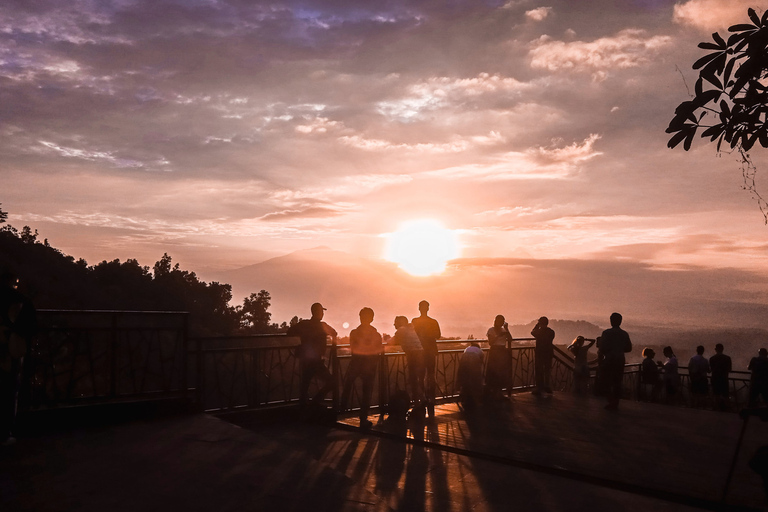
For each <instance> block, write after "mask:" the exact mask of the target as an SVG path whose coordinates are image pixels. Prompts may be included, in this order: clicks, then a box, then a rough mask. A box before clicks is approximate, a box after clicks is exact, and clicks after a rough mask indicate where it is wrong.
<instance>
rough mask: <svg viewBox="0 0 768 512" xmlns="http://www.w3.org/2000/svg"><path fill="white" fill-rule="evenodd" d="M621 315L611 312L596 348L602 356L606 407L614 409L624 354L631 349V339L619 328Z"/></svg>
mask: <svg viewBox="0 0 768 512" xmlns="http://www.w3.org/2000/svg"><path fill="white" fill-rule="evenodd" d="M621 321H622V316H621V315H620V314H619V313H613V314H612V315H611V318H610V322H611V328H610V329H606V330H604V331H603V334H602V336H600V341H599V342H598V348H599V349H600V352H601V354H602V356H603V363H602V366H601V368H600V372H601V373H602V377H601V378H603V379H604V383H605V392H606V395H607V397H608V405H606V406H605V408H606V409H608V410H609V411H610V410H615V409H618V407H619V399H620V398H621V388H622V382H623V380H624V363H625V360H624V354H625V353H627V352H631V351H632V341H631V340H630V339H629V334H628V333H627V331H625V330H624V329H622V328H621Z"/></svg>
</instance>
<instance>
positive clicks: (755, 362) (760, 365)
mask: <svg viewBox="0 0 768 512" xmlns="http://www.w3.org/2000/svg"><path fill="white" fill-rule="evenodd" d="M747 370H749V371H751V372H752V376H751V378H750V381H749V407H755V406H756V405H757V399H758V398H759V397H760V396H761V395H762V397H763V402H764V403H765V404H766V405H768V350H766V349H764V348H761V349H760V350H758V351H757V357H753V358H752V360H751V361H750V362H749V366H748V367H747Z"/></svg>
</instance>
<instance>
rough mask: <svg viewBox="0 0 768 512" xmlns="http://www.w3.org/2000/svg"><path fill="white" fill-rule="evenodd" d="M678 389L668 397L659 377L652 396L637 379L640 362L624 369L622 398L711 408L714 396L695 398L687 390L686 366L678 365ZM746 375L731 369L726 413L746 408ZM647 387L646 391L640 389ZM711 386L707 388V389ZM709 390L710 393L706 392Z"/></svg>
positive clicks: (689, 386) (628, 365)
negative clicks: (727, 410) (654, 394)
mask: <svg viewBox="0 0 768 512" xmlns="http://www.w3.org/2000/svg"><path fill="white" fill-rule="evenodd" d="M678 370H679V376H680V378H679V386H678V388H677V393H675V395H674V396H668V395H667V392H666V389H665V386H664V385H663V381H662V374H659V382H660V385H659V387H658V390H657V391H656V396H653V390H652V389H651V388H652V386H651V385H646V384H643V382H642V379H641V365H640V363H632V364H627V365H625V366H624V382H623V388H624V398H627V399H631V400H638V401H645V402H658V403H662V404H667V405H676V406H682V407H700V408H710V409H711V408H715V403H714V397H713V396H712V395H711V393H709V394H707V395H703V396H701V397H696V396H695V395H694V394H693V392H692V390H691V377H690V375H689V374H688V367H687V366H680V367H679V368H678ZM749 383H750V372H748V371H741V370H734V371H731V372H730V374H729V376H728V395H729V398H728V402H727V408H728V409H729V410H733V411H738V410H740V409H742V408H744V407H747V406H748V405H749ZM643 386H647V387H648V389H644V388H643ZM710 387H711V386H710ZM710 391H711V390H710Z"/></svg>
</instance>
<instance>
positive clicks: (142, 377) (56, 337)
mask: <svg viewBox="0 0 768 512" xmlns="http://www.w3.org/2000/svg"><path fill="white" fill-rule="evenodd" d="M38 315H39V325H40V329H39V334H38V336H37V337H36V339H35V340H34V341H33V343H32V344H31V346H30V350H29V352H28V354H27V356H26V363H25V365H24V372H25V375H24V381H25V382H26V383H27V384H26V386H25V387H24V388H23V390H22V394H21V406H22V407H23V408H24V409H26V410H36V409H46V408H56V407H63V406H73V405H84V404H92V403H114V402H121V401H138V400H164V399H171V398H172V399H181V400H184V401H187V402H190V403H192V402H194V404H195V406H196V408H197V409H198V410H205V411H212V412H213V411H219V412H224V411H232V410H238V409H245V408H258V407H265V406H275V405H289V404H293V403H295V402H297V401H298V399H299V391H300V390H299V387H300V367H299V365H300V363H299V361H298V359H297V357H296V351H297V348H298V339H296V338H289V337H287V336H286V335H284V334H282V335H251V336H228V337H208V338H189V337H188V332H187V316H188V315H187V314H186V313H177V312H135V311H61V310H41V311H39V312H38ZM472 341H477V342H479V343H480V344H481V348H483V350H484V351H486V354H487V351H488V347H487V342H486V340H440V341H438V344H439V348H440V350H439V353H438V356H437V364H436V393H435V394H436V398H437V399H451V398H455V397H456V396H457V395H458V394H459V391H460V390H459V389H458V388H457V381H458V379H457V375H458V370H459V363H460V360H461V356H462V353H463V350H464V348H465V347H466V346H467V345H469V343H470V342H472ZM532 341H533V338H516V339H514V341H513V342H512V343H510V344H509V346H508V349H509V351H510V354H511V358H510V366H509V377H510V380H509V382H510V383H511V389H510V390H509V391H511V392H515V391H521V390H526V389H531V388H532V387H533V386H534V385H535V354H534V348H533V344H532V343H531V342H532ZM350 359H351V356H350V355H349V346H348V345H331V346H329V348H328V362H329V365H330V369H331V371H332V375H333V379H334V384H335V385H334V386H333V389H334V391H333V403H334V405H338V400H339V395H340V394H341V389H342V387H343V383H344V379H345V378H346V375H347V371H348V368H349V362H350ZM487 359H488V358H487V357H485V358H484V360H485V362H487ZM591 369H592V371H591V378H590V388H591V390H594V387H595V373H596V365H595V363H594V361H593V362H592V363H591ZM639 370H640V365H639V364H628V365H626V370H625V374H624V398H627V399H635V400H637V399H640V398H642V397H643V395H642V393H641V391H642V390H641V384H640V372H639ZM483 372H485V363H484V368H483ZM680 377H681V378H680V381H681V385H680V389H679V391H678V394H677V395H676V396H675V397H674V399H673V400H669V399H667V397H665V396H664V394H663V392H662V394H661V395H660V396H659V397H658V401H660V402H661V403H670V404H671V405H680V406H688V407H691V406H693V405H699V406H705V407H707V406H710V407H711V406H712V405H713V404H712V401H711V400H712V399H711V398H708V400H709V401H708V402H705V403H704V404H701V403H695V401H694V399H693V396H692V394H691V390H690V378H689V376H688V374H687V369H686V368H685V367H681V372H680ZM407 382H408V374H407V364H406V360H405V354H404V353H403V352H402V351H401V350H399V347H388V348H387V352H386V353H385V354H384V355H383V356H382V358H381V363H380V367H379V371H378V372H377V376H376V380H375V382H374V386H375V387H374V389H375V390H377V391H375V392H374V396H373V397H372V404H371V405H372V406H374V407H375V406H383V405H386V403H387V402H388V399H389V396H391V394H392V393H394V392H395V391H397V390H403V389H407V384H406V383H407ZM551 384H552V388H553V389H555V390H557V391H561V392H562V391H571V390H573V387H574V379H573V358H572V356H571V355H570V354H568V353H567V352H566V351H563V350H561V349H560V348H559V347H557V346H556V347H555V350H554V357H553V360H552V373H551ZM729 384H730V396H731V402H730V406H731V410H738V409H740V408H741V407H744V406H746V405H747V403H748V400H749V373H748V372H744V371H734V372H731V377H730V380H729ZM358 388H359V384H358V385H357V386H355V387H353V392H352V395H351V400H350V404H347V405H348V406H350V407H352V408H355V407H357V406H358V404H359V402H360V396H359V391H358ZM316 390H317V384H316V383H314V382H313V383H312V385H311V387H310V394H314V392H315V391H316ZM591 390H590V391H591ZM699 402H701V401H700V400H699Z"/></svg>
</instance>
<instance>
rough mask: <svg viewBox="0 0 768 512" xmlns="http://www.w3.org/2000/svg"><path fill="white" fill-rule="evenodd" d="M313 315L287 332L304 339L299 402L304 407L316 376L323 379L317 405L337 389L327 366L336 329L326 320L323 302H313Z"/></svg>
mask: <svg viewBox="0 0 768 512" xmlns="http://www.w3.org/2000/svg"><path fill="white" fill-rule="evenodd" d="M310 311H311V312H312V318H310V319H309V320H301V321H300V322H299V323H297V324H295V325H293V326H291V327H290V328H289V329H288V332H287V333H286V334H287V335H288V336H296V337H298V338H299V339H300V340H301V346H300V347H299V350H298V356H299V362H300V363H301V383H300V390H299V404H300V406H301V407H305V406H306V405H307V398H308V395H309V385H310V383H311V382H312V378H315V377H317V378H319V379H320V380H321V381H323V386H322V387H321V388H320V390H319V391H318V392H317V394H315V396H314V397H313V399H312V401H313V402H314V403H316V404H322V401H323V400H324V399H325V395H327V394H328V393H330V392H331V391H332V390H333V376H332V375H331V372H330V371H329V370H328V367H327V366H326V365H325V361H324V357H325V349H326V346H327V345H328V341H329V339H330V340H331V341H335V340H336V336H337V333H336V330H335V329H334V328H333V327H331V326H330V325H328V324H327V323H325V322H323V316H324V315H325V311H326V309H325V308H324V307H323V305H322V304H320V303H319V302H315V303H314V304H312V307H311V308H310Z"/></svg>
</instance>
